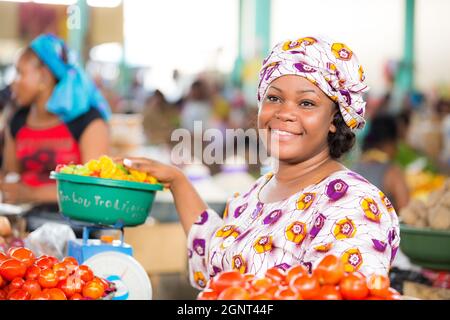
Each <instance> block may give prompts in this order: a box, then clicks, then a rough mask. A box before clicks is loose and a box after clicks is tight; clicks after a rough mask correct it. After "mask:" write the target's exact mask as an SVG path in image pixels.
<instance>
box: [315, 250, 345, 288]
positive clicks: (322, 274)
mask: <svg viewBox="0 0 450 320" xmlns="http://www.w3.org/2000/svg"><path fill="white" fill-rule="evenodd" d="M314 273H315V274H316V275H317V277H318V279H319V282H320V284H330V285H335V284H338V283H339V281H341V279H342V277H343V276H344V264H343V263H342V261H341V259H339V258H338V257H336V256H334V255H328V256H326V257H325V258H323V259H322V261H320V263H319V264H318V265H317V268H316V270H314Z"/></svg>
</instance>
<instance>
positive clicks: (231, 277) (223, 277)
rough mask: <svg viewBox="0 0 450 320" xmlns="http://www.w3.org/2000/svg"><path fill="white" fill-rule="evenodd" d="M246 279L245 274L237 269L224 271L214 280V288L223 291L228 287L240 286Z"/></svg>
mask: <svg viewBox="0 0 450 320" xmlns="http://www.w3.org/2000/svg"><path fill="white" fill-rule="evenodd" d="M244 281H245V278H244V276H243V275H242V274H241V273H240V272H239V271H237V270H231V271H224V272H222V273H219V274H218V275H217V276H216V277H215V278H214V281H213V282H212V285H213V287H212V289H214V290H215V291H216V292H217V293H220V292H222V291H223V290H225V289H226V288H228V287H233V286H236V287H239V286H241V285H242V284H243V282H244Z"/></svg>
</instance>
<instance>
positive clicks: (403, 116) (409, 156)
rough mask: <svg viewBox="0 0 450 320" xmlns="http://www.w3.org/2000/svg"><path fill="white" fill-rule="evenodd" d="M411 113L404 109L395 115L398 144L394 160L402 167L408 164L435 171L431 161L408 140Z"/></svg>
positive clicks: (435, 168) (404, 167) (406, 166)
mask: <svg viewBox="0 0 450 320" xmlns="http://www.w3.org/2000/svg"><path fill="white" fill-rule="evenodd" d="M411 113H412V111H409V110H406V109H405V110H403V111H402V112H400V113H399V114H398V115H397V128H398V146H397V153H396V155H395V158H394V161H395V163H396V164H398V165H399V166H400V167H402V168H403V169H407V168H408V167H409V166H421V167H422V169H423V170H425V171H429V172H433V173H436V172H437V171H438V169H437V167H436V165H435V164H434V163H433V161H432V160H431V159H430V158H429V157H428V156H426V155H425V154H424V153H422V152H420V151H418V150H416V149H415V148H413V147H412V146H411V145H410V143H409V142H408V136H409V127H410V123H411Z"/></svg>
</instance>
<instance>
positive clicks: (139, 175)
mask: <svg viewBox="0 0 450 320" xmlns="http://www.w3.org/2000/svg"><path fill="white" fill-rule="evenodd" d="M55 171H56V172H59V173H66V174H77V175H81V176H90V177H98V178H103V179H113V180H124V181H133V182H144V183H151V184H155V183H158V180H157V179H156V178H155V177H153V176H151V175H148V174H147V173H145V172H142V171H137V170H133V169H128V168H125V167H124V166H123V165H122V164H121V163H116V162H114V161H113V160H112V159H111V158H110V157H108V156H101V157H100V158H99V159H94V160H90V161H88V162H87V163H86V164H84V165H79V164H78V165H75V164H69V165H58V166H57V167H56V170H55Z"/></svg>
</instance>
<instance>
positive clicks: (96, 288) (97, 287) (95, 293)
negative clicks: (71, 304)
mask: <svg viewBox="0 0 450 320" xmlns="http://www.w3.org/2000/svg"><path fill="white" fill-rule="evenodd" d="M82 292H83V297H85V298H90V299H93V300H97V299H99V298H101V297H102V296H103V293H104V292H105V289H104V288H103V286H102V285H101V284H100V283H98V282H97V281H89V282H88V283H86V285H85V286H84V287H83V291H82Z"/></svg>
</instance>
